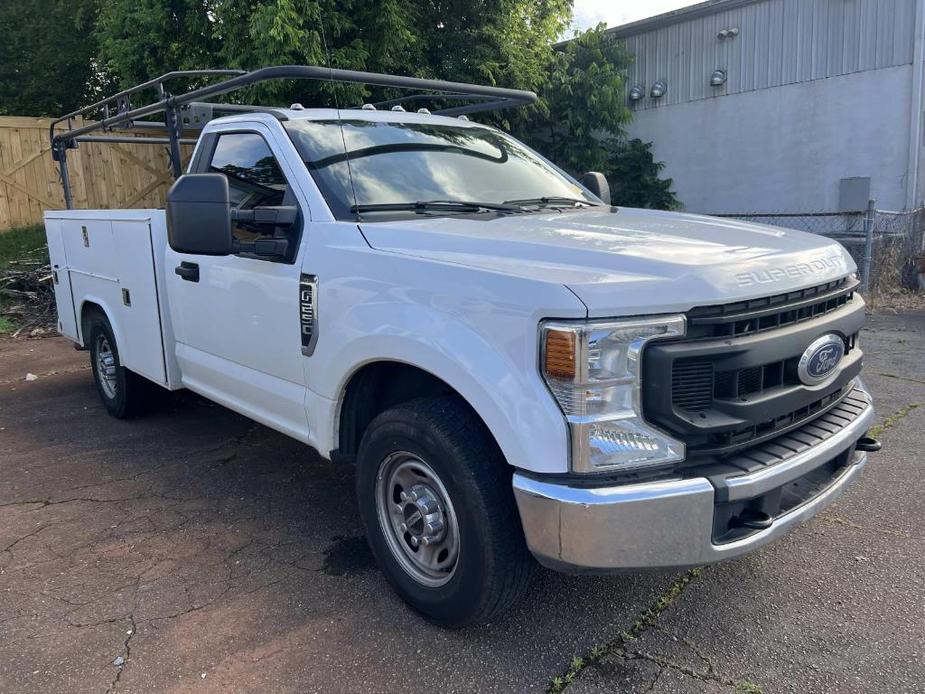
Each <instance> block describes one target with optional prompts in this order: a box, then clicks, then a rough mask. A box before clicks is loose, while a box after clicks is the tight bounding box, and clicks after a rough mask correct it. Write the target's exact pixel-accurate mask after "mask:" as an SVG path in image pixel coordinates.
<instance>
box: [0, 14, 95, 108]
mask: <svg viewBox="0 0 925 694" xmlns="http://www.w3.org/2000/svg"><path fill="white" fill-rule="evenodd" d="M97 1H98V0H4V1H3V2H0V28H2V32H3V37H2V39H0V115H13V116H47V115H61V114H63V113H68V112H70V111H73V110H75V109H76V108H78V107H79V106H81V105H82V104H84V103H86V102H87V101H89V100H91V99H93V98H94V97H95V96H96V94H97V93H98V92H99V91H100V90H102V89H104V88H108V86H109V85H108V84H107V83H106V80H105V78H104V77H103V76H102V75H101V74H100V71H99V70H98V69H97V68H96V62H95V61H96V56H97V46H96V43H95V41H93V39H92V30H93V26H94V24H95V23H96V6H97Z"/></svg>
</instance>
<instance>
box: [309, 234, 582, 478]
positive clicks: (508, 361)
mask: <svg viewBox="0 0 925 694" xmlns="http://www.w3.org/2000/svg"><path fill="white" fill-rule="evenodd" d="M341 233H342V234H343V231H342V232H341ZM328 249H329V250H328V251H327V252H321V253H319V254H318V255H316V256H313V254H312V253H308V254H307V258H309V259H311V261H314V262H317V266H316V267H317V268H318V270H317V271H315V270H314V269H313V266H314V262H312V265H309V264H306V271H307V272H313V273H314V272H318V274H319V276H320V281H319V290H318V291H319V297H318V316H319V318H318V321H319V333H318V342H317V346H316V348H315V351H314V353H313V354H312V356H311V357H307V358H306V359H305V361H304V364H305V375H306V383H307V384H308V386H309V390H310V392H309V395H308V402H307V409H308V412H309V417H310V418H311V420H312V421H311V423H310V429H311V437H312V445H313V446H314V447H315V448H317V449H318V450H319V451H330V450H332V449H333V448H336V444H334V442H335V441H336V440H337V438H336V437H337V432H338V417H339V412H340V407H341V404H342V402H343V398H344V393H345V390H346V386H347V383H348V382H349V380H350V377H351V376H353V374H355V373H356V372H357V371H358V370H359V369H361V368H362V367H363V366H365V365H367V364H370V363H373V362H377V361H396V362H401V363H405V364H409V365H411V366H415V367H417V368H419V369H421V370H423V371H426V372H428V373H431V374H433V375H434V376H436V377H437V378H439V379H441V380H443V381H444V382H446V383H447V384H448V385H450V386H451V387H452V388H454V389H455V390H456V391H457V392H458V393H459V394H460V395H461V396H462V397H463V398H464V399H465V400H466V401H467V402H468V403H469V405H470V406H471V407H472V408H473V409H474V410H475V411H476V412H477V413H478V414H479V415H480V416H481V418H482V420H483V421H484V422H485V424H486V425H487V426H488V428H489V430H490V431H491V433H492V435H493V436H494V437H495V440H496V441H497V442H498V445H499V446H500V448H501V450H502V452H503V453H504V455H505V457H506V459H507V461H508V462H509V463H510V464H511V465H513V466H515V467H518V468H522V469H526V470H530V471H535V472H549V473H562V472H566V471H567V469H568V431H567V428H566V425H565V420H564V418H563V416H562V413H561V411H560V410H559V408H558V405H556V403H555V401H554V400H553V398H552V395H551V394H550V393H549V391H548V389H547V388H546V385H545V383H544V382H543V380H542V377H541V375H540V372H539V368H538V361H539V352H538V325H539V323H540V321H541V320H543V319H544V318H554V317H563V318H564V317H575V318H578V317H584V315H585V309H584V306H583V305H582V304H580V302H579V301H578V300H577V299H576V297H575V296H574V295H573V294H572V293H571V292H569V291H568V290H567V289H566V288H565V287H563V286H562V285H561V284H555V283H551V282H549V283H546V282H537V281H535V280H527V279H524V278H517V277H511V276H509V275H504V274H501V273H494V272H487V271H483V270H477V269H474V268H469V267H465V266H461V265H455V264H452V263H440V262H435V261H432V260H424V259H420V258H415V257H412V256H407V255H403V254H394V253H389V252H383V251H376V250H373V249H370V248H368V247H365V248H360V247H357V246H352V247H345V246H341V247H339V248H338V247H330V246H329V247H328ZM335 254H336V255H337V256H338V257H336V258H335V257H331V256H333V255H335ZM325 268H345V270H346V271H347V272H349V274H343V275H341V276H339V277H331V276H330V275H325V273H324V269H325ZM430 287H439V289H438V290H433V289H430ZM370 326H375V329H374V331H373V332H370ZM525 432H530V434H529V435H525Z"/></svg>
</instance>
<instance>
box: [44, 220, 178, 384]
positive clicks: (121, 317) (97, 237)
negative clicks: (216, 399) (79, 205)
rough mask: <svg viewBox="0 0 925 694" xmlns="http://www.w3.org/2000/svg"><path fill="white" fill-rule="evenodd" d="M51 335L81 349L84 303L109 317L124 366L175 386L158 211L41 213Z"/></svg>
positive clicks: (164, 237)
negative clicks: (53, 307)
mask: <svg viewBox="0 0 925 694" xmlns="http://www.w3.org/2000/svg"><path fill="white" fill-rule="evenodd" d="M45 230H46V234H47V237H48V252H49V256H50V258H51V266H52V274H53V278H54V282H55V301H56V303H57V309H58V332H60V333H61V334H62V335H64V336H66V337H69V338H70V339H72V340H74V342H76V343H77V344H78V345H83V346H86V344H85V336H84V335H83V326H82V325H81V317H82V316H83V315H84V311H85V310H86V308H87V305H88V304H96V305H98V306H99V307H100V308H101V309H102V310H103V312H104V313H105V314H106V316H107V317H108V319H109V322H110V324H111V325H112V329H113V333H114V334H115V338H116V342H117V343H118V345H119V352H120V354H119V356H120V358H121V360H122V363H123V365H124V366H125V367H126V368H128V369H130V370H131V371H134V372H135V373H138V374H141V375H142V376H145V377H147V378H149V379H150V380H152V381H154V382H156V383H159V384H161V385H163V386H165V387H168V388H176V387H178V383H177V381H178V379H177V376H176V373H177V372H176V365H175V364H174V363H172V362H173V350H172V349H170V348H168V347H169V345H172V344H173V339H172V337H173V336H172V332H171V330H170V326H169V319H168V316H169V312H168V311H167V306H166V292H165V291H164V268H163V257H164V252H163V250H164V248H165V246H166V243H167V225H166V218H165V215H164V210H61V211H54V212H46V213H45Z"/></svg>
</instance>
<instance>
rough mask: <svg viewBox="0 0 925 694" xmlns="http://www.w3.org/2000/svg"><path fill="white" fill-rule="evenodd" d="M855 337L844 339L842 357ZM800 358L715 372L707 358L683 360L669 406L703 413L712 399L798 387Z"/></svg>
mask: <svg viewBox="0 0 925 694" xmlns="http://www.w3.org/2000/svg"><path fill="white" fill-rule="evenodd" d="M857 341H858V334H857V333H855V334H854V335H851V336H849V337H848V338H847V339H846V340H845V355H846V356H847V355H849V354H851V351H852V350H854V349H855V347H856V346H857ZM799 360H800V357H799V355H792V356H790V357H789V358H787V359H782V360H779V361H774V362H771V363H769V364H761V365H758V366H749V367H746V368H743V369H732V370H728V371H716V370H715V369H714V364H713V361H711V360H710V359H683V360H680V361H676V362H675V363H674V368H673V369H672V372H671V403H672V404H673V405H674V406H675V407H676V408H678V409H681V410H687V411H689V412H702V411H704V410H708V409H710V408H711V407H712V406H713V401H714V400H735V399H737V398H744V397H746V396H749V395H757V394H759V393H764V392H766V391H769V390H772V389H774V388H781V387H784V386H796V385H799V379H798V378H797V375H796V370H797V363H798V362H799Z"/></svg>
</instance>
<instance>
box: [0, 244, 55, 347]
mask: <svg viewBox="0 0 925 694" xmlns="http://www.w3.org/2000/svg"><path fill="white" fill-rule="evenodd" d="M0 314H2V315H3V317H4V318H7V319H8V320H9V322H10V323H13V324H14V325H15V326H16V328H17V329H16V331H15V332H14V333H13V336H14V337H16V336H20V335H22V336H29V337H41V336H44V335H54V334H55V325H56V323H57V320H58V318H57V314H56V312H55V291H54V280H53V276H52V272H51V266H50V265H49V264H48V250H47V249H45V248H38V249H36V250H34V251H32V252H30V253H26V254H25V255H23V256H22V257H20V258H18V259H17V260H12V261H10V262H9V264H7V265H6V266H5V267H0Z"/></svg>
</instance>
